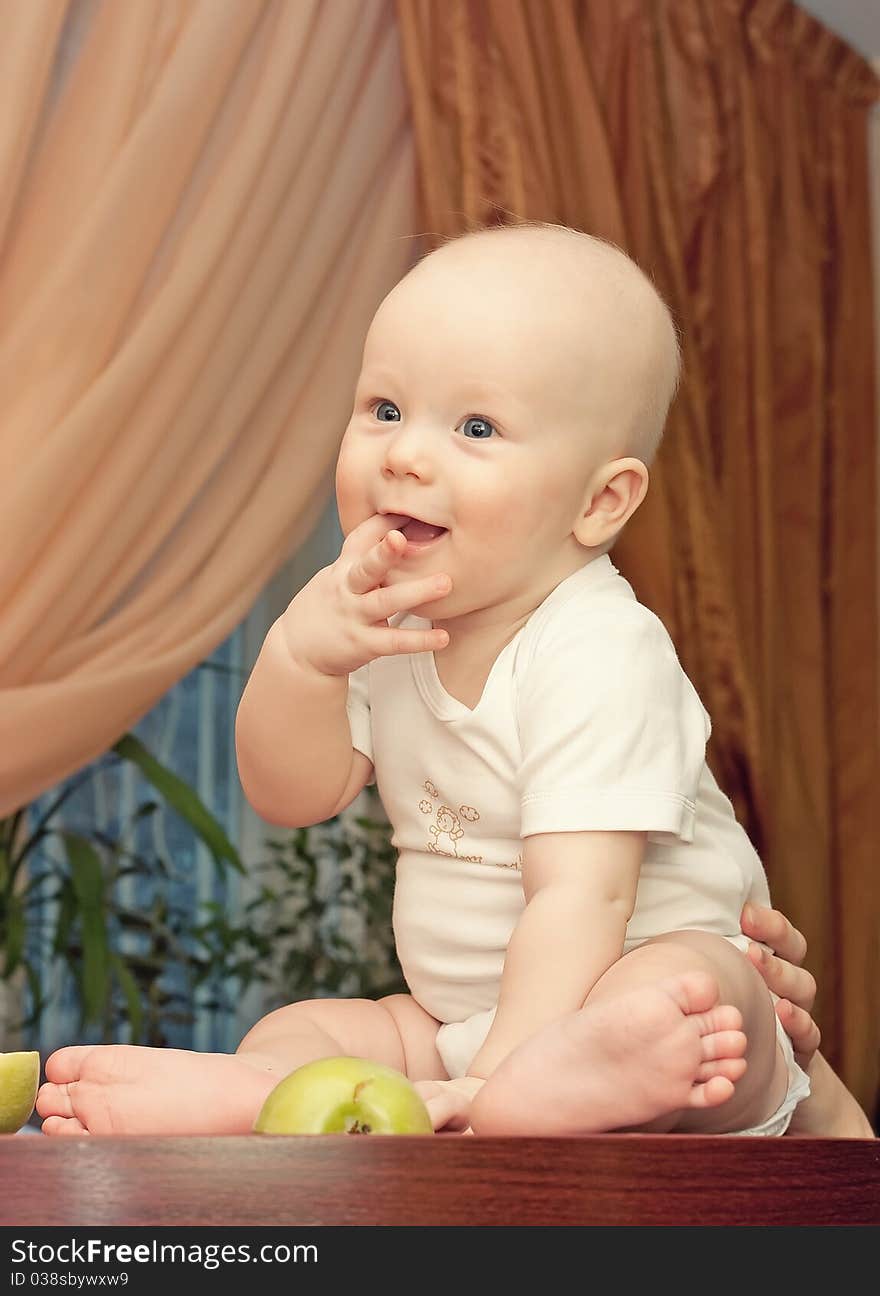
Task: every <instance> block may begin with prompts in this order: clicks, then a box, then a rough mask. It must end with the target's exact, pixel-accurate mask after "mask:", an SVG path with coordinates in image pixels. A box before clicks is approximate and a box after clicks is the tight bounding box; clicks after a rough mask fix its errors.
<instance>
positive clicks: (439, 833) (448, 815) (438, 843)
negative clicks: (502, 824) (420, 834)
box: [419, 779, 523, 869]
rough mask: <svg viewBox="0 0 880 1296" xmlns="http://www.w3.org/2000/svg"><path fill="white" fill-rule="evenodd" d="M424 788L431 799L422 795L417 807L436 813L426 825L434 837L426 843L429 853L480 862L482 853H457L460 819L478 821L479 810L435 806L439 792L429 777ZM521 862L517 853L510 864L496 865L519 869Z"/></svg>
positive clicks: (470, 807) (460, 832) (461, 835)
mask: <svg viewBox="0 0 880 1296" xmlns="http://www.w3.org/2000/svg"><path fill="white" fill-rule="evenodd" d="M424 788H425V791H426V792H427V793H428V796H430V797H431V798H432V800H431V801H429V800H428V799H427V798H426V797H423V798H422V800H421V801H420V802H419V809H420V810H421V812H422V814H425V815H429V814H436V819H435V821H434V823H432V824H429V826H428V832H429V833H430V834H431V836H432V837H433V839H434V840H433V841H429V842H428V843H427V848H428V850H429V851H430V852H431V854H432V855H447V856H449V857H450V858H451V859H462V860H465V861H466V862H467V863H468V864H482V862H483V857H482V855H459V853H458V843H459V841H460V839H461V838H462V837H463V836H464V829H463V828H462V826H461V820H462V819H464V820H465V821H466V822H467V823H478V822H479V819H480V812H479V810H475V809H474V807H473V806H467V805H463V806H459V807H458V811H457V812H456V811H455V810H453V809H451V808H450V807H449V806H445V805H441V806H437V807H435V806H434V800H439V799H440V793H439V792H438V791H437V789H436V788H435V787H434V784H433V783H432V782H431V780H430V779H428V780H426V782H425V784H424ZM445 846H451V847H452V849H451V850H446V849H444V847H445ZM522 862H523V861H522V855H517V857H516V859H515V860H514V861H513V863H512V864H499V865H498V866H497V867H498V868H513V869H521V868H522Z"/></svg>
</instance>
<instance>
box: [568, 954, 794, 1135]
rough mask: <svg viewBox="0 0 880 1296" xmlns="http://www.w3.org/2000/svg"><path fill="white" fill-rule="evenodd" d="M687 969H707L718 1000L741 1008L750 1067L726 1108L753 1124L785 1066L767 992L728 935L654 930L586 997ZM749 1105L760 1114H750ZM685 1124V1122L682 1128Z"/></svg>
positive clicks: (781, 1081)
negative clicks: (726, 936)
mask: <svg viewBox="0 0 880 1296" xmlns="http://www.w3.org/2000/svg"><path fill="white" fill-rule="evenodd" d="M689 971H702V972H708V973H709V974H710V975H711V976H712V977H714V979H715V981H716V982H717V984H718V990H719V1002H720V1003H723V1004H733V1005H734V1007H736V1008H738V1009H739V1011H740V1012H741V1013H742V1019H743V1021H742V1029H743V1031H744V1032H745V1034H746V1038H747V1040H748V1045H747V1048H746V1053H745V1056H746V1060H747V1061H748V1070H747V1071H746V1074H745V1076H744V1077H743V1079H742V1080H740V1081H738V1082H737V1086H736V1094H735V1096H734V1097H733V1098H732V1099H730V1101H729V1103H726V1104H725V1107H724V1112H725V1116H726V1117H727V1116H729V1117H731V1118H734V1117H735V1116H736V1117H738V1116H739V1114H740V1112H742V1113H744V1114H745V1116H747V1117H748V1119H744V1120H743V1122H742V1125H743V1127H745V1126H748V1125H751V1124H757V1123H758V1122H759V1120H762V1119H764V1117H765V1116H767V1115H770V1114H771V1113H772V1112H773V1111H775V1110H776V1108H777V1107H778V1106H779V1104H780V1103H781V1102H782V1100H783V1098H784V1097H785V1091H786V1088H787V1082H788V1078H787V1068H786V1065H785V1060H784V1058H783V1056H782V1053H781V1051H780V1050H779V1048H778V1047H777V1038H776V1014H775V1012H774V1009H773V1001H772V999H771V997H770V992H769V991H768V989H767V987H766V985H765V984H764V982H763V980H762V978H761V976H760V974H759V973H758V972H757V970H756V969H755V968H754V967H753V966H752V964H751V963H750V962H749V960H748V959H747V958H746V956H745V955H744V954H743V953H742V952H741V951H740V950H739V949H737V948H736V946H735V945H733V944H732V943H731V942H730V941H728V940H726V939H725V938H724V937H723V936H716V935H714V934H712V933H710V932H700V931H679V932H668V933H665V934H664V935H662V936H655V937H653V938H652V939H651V940H647V941H645V942H644V943H643V944H641V945H638V946H636V948H635V949H632V950H630V951H629V952H628V953H627V954H624V956H623V957H622V958H621V959H619V960H618V961H617V963H614V964H613V965H612V966H611V967H610V968H609V969H608V972H606V973H605V975H604V976H603V977H601V978H600V979H599V981H597V983H596V985H595V986H594V987H593V990H592V991H591V993H590V995H589V997H588V1002H589V1001H591V1000H593V1001H595V1000H596V999H602V998H609V997H610V996H612V995H618V994H621V993H625V992H626V991H628V990H634V989H637V988H638V987H639V986H640V985H646V984H654V983H656V982H657V981H660V980H663V979H664V978H666V977H668V976H673V975H675V974H678V973H682V972H689ZM764 1108H766V1111H765V1110H764ZM753 1109H756V1110H758V1111H759V1112H760V1115H758V1116H754V1118H752V1116H753ZM696 1123H697V1124H698V1121H697V1122H696ZM685 1126H686V1122H683V1124H682V1126H681V1128H685Z"/></svg>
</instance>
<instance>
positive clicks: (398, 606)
mask: <svg viewBox="0 0 880 1296" xmlns="http://www.w3.org/2000/svg"><path fill="white" fill-rule="evenodd" d="M451 588H452V581H451V580H450V578H449V577H448V576H447V575H446V573H445V572H440V573H436V574H435V575H433V576H424V577H423V578H422V579H421V580H414V581H406V582H405V583H403V584H400V585H385V586H383V588H382V589H377V590H371V591H370V593H369V594H364V595H363V597H362V598H361V599H360V601H359V603H358V610H359V613H360V614H361V615H362V616H363V617H364V618H365V620H367V621H368V622H369V623H370V625H376V624H377V623H378V622H380V621H387V620H388V618H389V617H392V616H394V614H395V613H396V612H404V611H407V610H409V609H411V608H416V607H420V606H421V604H422V603H430V602H431V600H432V599H439V598H443V596H444V595H445V594H448V593H449V591H450V590H451Z"/></svg>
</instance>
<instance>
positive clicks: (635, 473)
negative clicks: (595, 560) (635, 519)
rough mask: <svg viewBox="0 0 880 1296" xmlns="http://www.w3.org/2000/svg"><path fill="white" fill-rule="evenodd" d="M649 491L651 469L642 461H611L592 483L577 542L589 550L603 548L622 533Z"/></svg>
mask: <svg viewBox="0 0 880 1296" xmlns="http://www.w3.org/2000/svg"><path fill="white" fill-rule="evenodd" d="M647 490H648V469H647V468H646V466H645V465H644V464H643V463H642V461H641V459H612V460H610V462H608V463H606V464H604V465H603V466H602V467H601V468H600V469H599V470H598V472H596V473H595V474H594V475H593V478H592V480H591V481H590V488H589V493H588V495H587V497H586V499H585V501H584V511H583V513H582V514H581V516H580V517H579V518H578V519H577V520H576V522H575V525H574V528H573V530H574V534H575V538H576V539H577V540H578V541H579V542H580V544H582V545H584V547H585V548H587V549H600V548H603V547H604V546H605V545H607V544H608V543H609V542H610V541H611V540H613V539H614V537H615V536H616V535H617V534H618V532H620V531H622V530H623V528H624V527H625V526H626V524H627V522H628V521H629V520H630V518H631V517H632V515H633V513H635V511H636V509H637V508H638V507H639V505H640V504H641V502H642V500H643V499H644V498H645V495H646V493H647Z"/></svg>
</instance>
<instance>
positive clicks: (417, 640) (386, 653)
mask: <svg viewBox="0 0 880 1296" xmlns="http://www.w3.org/2000/svg"><path fill="white" fill-rule="evenodd" d="M370 636H372V637H370ZM366 642H367V644H368V646H369V649H370V656H371V657H372V658H376V657H397V656H400V655H403V654H408V653H420V652H439V651H440V650H441V649H442V648H445V647H446V645H447V644H448V643H449V635H448V634H447V632H446V631H445V630H439V629H438V630H401V629H399V627H397V626H388V627H387V628H386V627H384V626H374V627H373V629H372V630H370V632H369V636H368V638H367V641H366Z"/></svg>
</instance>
